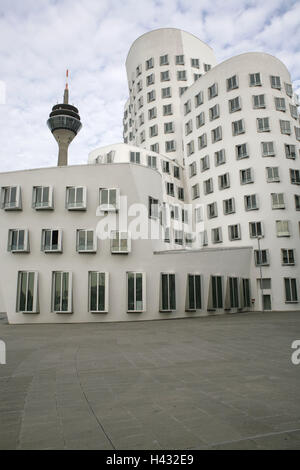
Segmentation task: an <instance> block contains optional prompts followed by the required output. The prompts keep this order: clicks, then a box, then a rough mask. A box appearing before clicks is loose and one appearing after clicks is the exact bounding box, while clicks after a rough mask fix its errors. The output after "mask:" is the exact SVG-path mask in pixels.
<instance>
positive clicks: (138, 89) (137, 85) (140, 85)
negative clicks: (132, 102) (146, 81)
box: [136, 80, 143, 93]
mask: <svg viewBox="0 0 300 470" xmlns="http://www.w3.org/2000/svg"><path fill="white" fill-rule="evenodd" d="M136 87H137V92H138V93H139V92H140V91H142V89H143V84H142V80H140V81H139V82H137V84H136Z"/></svg>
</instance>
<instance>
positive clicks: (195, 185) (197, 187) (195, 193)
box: [192, 183, 200, 199]
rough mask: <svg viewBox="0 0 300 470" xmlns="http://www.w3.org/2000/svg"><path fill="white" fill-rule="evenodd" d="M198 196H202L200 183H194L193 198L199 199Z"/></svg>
mask: <svg viewBox="0 0 300 470" xmlns="http://www.w3.org/2000/svg"><path fill="white" fill-rule="evenodd" d="M198 197H200V191H199V184H198V183H197V184H194V186H192V199H197V198H198Z"/></svg>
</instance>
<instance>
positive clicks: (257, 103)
mask: <svg viewBox="0 0 300 470" xmlns="http://www.w3.org/2000/svg"><path fill="white" fill-rule="evenodd" d="M252 102H253V108H254V109H260V108H265V107H266V103H265V95H253V96H252Z"/></svg>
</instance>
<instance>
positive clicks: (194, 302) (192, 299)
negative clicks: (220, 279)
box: [186, 274, 202, 311]
mask: <svg viewBox="0 0 300 470" xmlns="http://www.w3.org/2000/svg"><path fill="white" fill-rule="evenodd" d="M201 284H202V280H201V275H200V274H188V275H187V305H186V310H187V311H194V310H200V309H201V308H202V296H201Z"/></svg>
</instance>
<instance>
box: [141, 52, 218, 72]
mask: <svg viewBox="0 0 300 470" xmlns="http://www.w3.org/2000/svg"><path fill="white" fill-rule="evenodd" d="M190 60H191V67H192V68H197V69H199V68H200V59H198V58H192V59H190ZM174 64H175V65H185V56H184V55H183V54H179V55H175V56H174ZM159 65H160V66H164V65H170V56H169V54H164V55H161V56H160V57H159ZM153 67H154V57H150V58H149V59H147V60H146V62H145V70H150V69H152V68H153ZM203 68H204V71H205V72H207V71H208V70H210V68H211V65H209V64H205V63H203ZM141 73H142V65H141V64H140V65H138V66H137V67H136V76H137V77H139V76H140V75H141Z"/></svg>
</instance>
